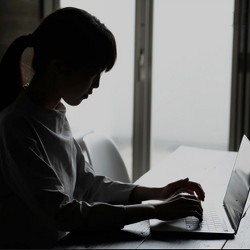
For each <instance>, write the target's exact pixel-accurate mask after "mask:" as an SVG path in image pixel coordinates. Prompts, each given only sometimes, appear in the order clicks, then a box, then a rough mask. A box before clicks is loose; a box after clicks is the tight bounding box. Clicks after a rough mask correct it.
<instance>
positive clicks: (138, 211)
mask: <svg viewBox="0 0 250 250" xmlns="http://www.w3.org/2000/svg"><path fill="white" fill-rule="evenodd" d="M181 193H188V194H189V195H181ZM195 193H196V194H197V196H196V195H194V194H195ZM204 198H205V193H204V191H203V189H202V187H201V186H200V184H198V183H195V182H191V181H189V179H188V178H186V179H184V180H179V181H176V182H173V183H170V184H168V185H166V186H164V187H161V188H149V187H142V186H137V187H136V188H135V189H134V191H133V192H132V193H131V196H130V201H131V202H141V201H145V200H164V201H162V202H160V203H157V204H140V205H133V206H127V207H126V219H125V221H126V222H125V223H126V224H130V223H134V222H138V221H141V220H146V219H153V218H156V219H161V220H172V219H177V218H182V217H186V216H195V217H197V218H198V219H199V220H202V207H201V202H200V201H201V200H202V201H203V200H204Z"/></svg>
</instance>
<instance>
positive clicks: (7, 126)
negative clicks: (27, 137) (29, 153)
mask: <svg viewBox="0 0 250 250" xmlns="http://www.w3.org/2000/svg"><path fill="white" fill-rule="evenodd" d="M29 132H30V129H29V124H28V122H27V119H26V117H25V116H24V115H22V114H20V113H19V112H16V111H15V110H13V107H11V106H10V107H8V108H6V109H5V110H3V111H2V112H1V113H0V137H1V138H6V137H7V138H15V137H16V136H17V135H20V134H21V135H24V134H27V133H29Z"/></svg>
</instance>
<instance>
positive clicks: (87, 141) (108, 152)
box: [77, 132, 131, 183]
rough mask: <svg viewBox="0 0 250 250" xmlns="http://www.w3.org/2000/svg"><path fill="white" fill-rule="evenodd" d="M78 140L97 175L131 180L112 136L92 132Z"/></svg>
mask: <svg viewBox="0 0 250 250" xmlns="http://www.w3.org/2000/svg"><path fill="white" fill-rule="evenodd" d="M77 142H78V143H79V145H80V146H81V148H82V151H83V152H84V153H86V154H85V155H87V157H88V161H89V163H90V164H91V165H92V167H93V169H94V171H95V173H96V174H97V175H104V176H107V177H109V178H110V179H112V180H114V181H121V182H125V183H130V182H131V181H130V178H129V176H128V172H127V168H126V166H125V163H124V161H123V159H122V157H121V155H120V152H119V149H118V147H117V145H116V143H115V142H114V140H113V139H112V138H110V137H109V136H107V135H105V134H102V133H97V132H91V133H88V134H86V135H84V136H82V137H80V138H78V139H77Z"/></svg>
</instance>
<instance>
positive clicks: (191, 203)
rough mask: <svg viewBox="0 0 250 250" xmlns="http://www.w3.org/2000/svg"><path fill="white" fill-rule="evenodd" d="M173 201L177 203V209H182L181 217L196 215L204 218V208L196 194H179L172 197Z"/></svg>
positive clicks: (200, 218)
mask: <svg viewBox="0 0 250 250" xmlns="http://www.w3.org/2000/svg"><path fill="white" fill-rule="evenodd" d="M171 202H174V203H176V209H177V210H178V209H179V211H181V213H180V217H187V216H195V217H197V218H198V219H199V220H200V221H201V220H202V217H203V208H202V205H201V201H200V200H199V199H198V198H197V197H196V196H195V195H177V196H175V197H172V198H171ZM181 214H182V215H181Z"/></svg>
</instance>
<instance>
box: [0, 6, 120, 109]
mask: <svg viewBox="0 0 250 250" xmlns="http://www.w3.org/2000/svg"><path fill="white" fill-rule="evenodd" d="M27 47H33V48H34V56H33V61H32V66H33V69H34V70H35V71H37V72H42V71H43V70H44V69H45V68H46V66H47V64H48V62H49V61H51V60H52V59H59V60H61V61H63V62H64V63H65V65H66V66H67V68H68V69H69V70H72V71H73V70H74V69H76V70H77V69H78V68H79V67H83V66H84V67H86V68H87V69H91V70H93V71H94V72H95V71H96V72H98V71H109V70H110V69H111V68H112V67H113V65H114V63H115V61H116V42H115V38H114V36H113V34H112V33H111V31H110V30H109V29H107V28H106V26H105V25H104V24H102V23H101V22H100V21H99V20H98V19H97V18H96V17H94V16H92V15H91V14H89V13H88V12H86V11H84V10H81V9H77V8H73V7H67V8H63V9H59V10H57V11H55V12H53V13H52V14H50V15H49V16H47V17H46V18H45V19H44V20H43V21H42V22H41V24H40V25H39V26H38V28H37V29H36V30H35V31H34V32H33V34H30V35H26V36H21V37H19V38H17V39H16V40H15V41H14V42H13V43H12V44H11V45H10V46H9V48H8V49H7V51H6V53H5V54H4V56H3V58H2V61H1V63H0V83H1V87H2V89H3V88H4V89H6V91H1V92H0V93H1V94H0V111H1V110H3V109H4V108H5V107H6V106H8V105H10V104H11V103H12V102H13V101H14V100H15V99H16V97H17V96H18V94H19V92H20V90H21V89H22V86H23V84H24V82H23V73H22V67H21V60H22V54H23V51H24V50H25V49H26V48H27Z"/></svg>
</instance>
